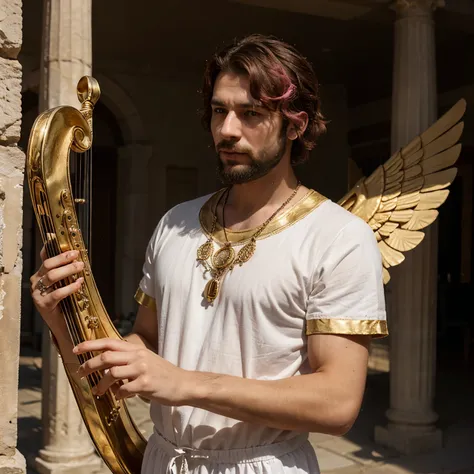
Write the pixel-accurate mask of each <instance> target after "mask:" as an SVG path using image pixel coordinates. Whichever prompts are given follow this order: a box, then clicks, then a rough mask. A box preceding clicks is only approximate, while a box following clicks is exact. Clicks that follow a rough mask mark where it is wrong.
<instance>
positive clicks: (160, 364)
mask: <svg viewBox="0 0 474 474" xmlns="http://www.w3.org/2000/svg"><path fill="white" fill-rule="evenodd" d="M369 341H370V336H337V335H322V334H321V335H313V336H310V337H309V344H308V351H309V361H310V364H311V367H312V369H313V373H311V374H308V375H300V376H295V377H289V378H286V379H282V380H253V379H246V378H242V377H235V376H230V375H221V374H214V373H207V372H197V371H189V370H185V369H182V368H179V367H176V366H175V365H173V364H171V363H170V362H168V361H166V360H164V359H163V358H161V357H160V356H158V355H157V354H156V353H154V352H152V351H150V350H147V349H145V348H143V347H139V346H136V345H134V344H127V343H125V342H124V341H118V340H112V339H99V340H96V341H88V342H84V343H82V344H79V345H78V346H77V347H76V348H75V352H76V353H77V354H80V353H84V352H88V351H97V352H102V354H101V355H100V356H96V357H94V358H93V359H90V360H88V361H87V362H85V363H84V364H83V366H82V367H81V369H80V374H81V375H82V376H86V375H89V374H91V373H93V372H96V371H103V370H105V369H109V372H108V373H107V375H105V376H104V377H103V378H102V379H101V381H100V382H99V384H98V385H97V387H96V392H95V393H96V394H97V395H101V394H103V393H105V391H106V390H108V389H109V388H110V387H111V386H112V385H114V384H115V383H116V382H117V381H118V380H125V379H127V380H128V383H125V384H123V385H121V386H120V388H119V389H118V390H117V391H116V393H115V395H116V397H117V398H125V397H129V396H133V395H140V396H141V397H143V398H146V399H148V400H154V401H156V402H157V403H160V404H162V405H171V406H181V405H191V406H195V407H198V408H202V409H204V410H207V411H210V412H214V413H217V414H220V415H224V416H228V417H231V418H234V419H237V420H242V421H247V422H250V423H258V424H261V425H266V426H270V427H273V428H280V429H288V430H294V431H312V432H320V433H329V434H334V435H342V434H344V433H346V432H347V431H348V430H349V429H350V427H351V426H352V424H353V423H354V421H355V419H356V418H357V415H358V413H359V410H360V405H361V401H362V396H363V393H364V387H365V380H366V374H367V360H368V349H367V348H368V345H369Z"/></svg>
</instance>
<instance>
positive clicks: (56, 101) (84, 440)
mask: <svg viewBox="0 0 474 474" xmlns="http://www.w3.org/2000/svg"><path fill="white" fill-rule="evenodd" d="M91 63H92V32H91V0H45V1H44V17H43V49H42V63H41V79H40V109H41V110H46V109H50V108H52V107H57V106H60V105H72V106H74V107H79V105H80V104H79V102H78V99H77V95H76V86H77V82H78V81H79V79H80V78H81V77H82V76H83V75H85V74H90V73H91ZM44 334H45V336H46V337H43V382H42V388H43V406H42V418H43V432H44V448H43V449H41V450H40V452H39V456H38V457H37V458H36V466H35V467H36V470H37V471H38V472H39V473H40V474H51V473H61V474H73V473H74V474H91V473H93V472H94V471H97V470H98V469H99V468H100V467H101V465H102V463H101V461H100V459H99V458H98V457H97V456H96V454H95V449H94V446H93V444H92V442H91V440H90V438H89V435H88V432H87V430H86V428H85V425H84V423H83V421H82V418H81V416H80V413H79V409H78V408H77V405H76V401H75V398H74V396H73V393H72V390H71V388H70V387H69V382H68V379H67V376H66V373H65V371H64V368H63V365H62V362H61V360H60V359H59V357H58V354H57V351H56V349H55V348H54V347H52V345H51V343H50V340H49V336H48V332H47V331H45V333H44Z"/></svg>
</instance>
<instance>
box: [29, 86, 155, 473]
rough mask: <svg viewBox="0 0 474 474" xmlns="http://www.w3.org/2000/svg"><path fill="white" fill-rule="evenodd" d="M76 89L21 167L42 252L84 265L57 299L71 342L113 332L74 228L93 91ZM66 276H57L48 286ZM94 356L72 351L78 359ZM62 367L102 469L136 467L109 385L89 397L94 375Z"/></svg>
mask: <svg viewBox="0 0 474 474" xmlns="http://www.w3.org/2000/svg"><path fill="white" fill-rule="evenodd" d="M77 92H78V98H79V101H80V103H81V104H82V107H81V110H78V109H76V108H74V107H70V106H63V107H56V108H54V109H50V110H47V111H45V112H43V113H42V114H40V115H39V116H38V118H37V119H36V121H35V123H34V125H33V128H32V130H31V133H30V138H29V142H28V151H27V164H26V170H27V177H28V184H29V188H30V195H31V200H32V203H33V209H34V212H35V215H36V219H37V223H38V227H39V230H40V233H41V237H42V240H43V242H44V245H45V249H46V253H47V255H48V257H51V256H54V255H57V254H59V253H62V252H65V251H67V250H78V251H79V258H78V260H82V261H83V262H84V270H83V272H82V274H81V276H82V277H84V283H83V285H82V287H81V289H80V290H79V291H78V292H77V293H75V294H74V295H71V296H70V297H68V298H66V299H65V300H63V301H62V302H61V310H62V313H63V315H64V318H65V321H66V324H67V327H68V331H69V334H70V336H71V339H72V341H73V343H74V344H78V343H79V342H81V341H84V340H88V339H95V338H102V337H109V338H117V339H120V337H121V336H120V334H119V333H118V331H117V330H116V328H115V326H114V325H113V323H112V321H111V319H110V317H109V316H108V314H107V311H106V309H105V307H104V304H103V302H102V299H101V297H100V294H99V291H98V289H97V286H96V284H95V281H94V277H93V273H92V270H91V262H90V260H89V256H88V251H87V245H85V242H84V238H83V232H81V225H82V224H83V222H82V221H81V219H79V218H78V215H77V214H76V205H80V206H85V205H87V204H88V200H87V198H85V199H84V196H81V197H79V198H77V199H75V197H74V190H73V189H72V186H71V178H70V175H71V173H70V172H69V171H70V169H69V168H70V152H71V151H74V152H76V153H84V152H86V151H87V150H88V149H89V148H90V147H91V145H92V113H93V108H94V105H95V103H96V102H97V100H98V99H99V96H100V89H99V85H98V83H97V81H96V80H95V79H93V78H91V77H83V78H82V79H81V80H80V81H79V83H78V86H77ZM73 174H74V173H73ZM81 176H82V177H84V176H83V175H79V177H81ZM76 178H77V176H76ZM79 213H80V211H79ZM80 224H81V225H80ZM84 235H85V234H84ZM72 281H73V279H68V280H67V281H61V282H59V283H58V284H57V285H56V286H57V287H61V286H64V285H67V284H69V283H71V282H72ZM95 355H96V354H93V353H89V354H83V355H80V356H78V363H80V364H82V363H83V362H85V361H86V360H87V359H89V358H91V357H94V356H95ZM64 368H65V371H66V374H67V376H68V379H69V382H70V385H71V388H72V390H73V393H74V396H75V398H76V401H77V404H78V407H79V410H80V412H81V415H82V418H83V420H84V422H85V425H86V427H87V429H88V431H89V434H90V436H91V438H92V441H93V442H94V444H95V446H96V448H97V451H98V453H99V455H100V456H101V457H102V459H103V460H104V462H105V463H106V464H107V466H108V467H109V469H110V470H111V471H112V473H113V474H136V473H138V472H140V468H141V462H142V459H143V454H144V451H145V446H146V440H145V439H144V438H143V436H142V434H141V432H140V430H139V429H138V428H137V427H136V425H135V424H134V422H133V420H132V418H131V416H130V414H129V412H128V410H127V406H126V405H125V404H121V403H119V401H117V400H116V399H115V397H114V395H113V393H112V391H110V390H109V391H108V392H106V393H105V394H104V395H103V396H101V397H96V396H94V395H93V393H92V389H93V387H95V386H96V385H97V383H98V382H99V380H100V377H101V375H102V374H93V375H90V376H88V377H86V378H84V379H81V378H80V377H79V376H78V375H77V373H76V371H77V365H76V366H75V367H74V364H72V365H70V364H65V365H64Z"/></svg>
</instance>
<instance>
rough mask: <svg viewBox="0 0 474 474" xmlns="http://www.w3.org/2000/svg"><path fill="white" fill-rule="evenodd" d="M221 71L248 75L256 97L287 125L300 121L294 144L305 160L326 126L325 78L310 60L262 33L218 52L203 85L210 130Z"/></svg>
mask: <svg viewBox="0 0 474 474" xmlns="http://www.w3.org/2000/svg"><path fill="white" fill-rule="evenodd" d="M221 72H233V73H235V74H245V75H247V76H248V78H249V80H250V93H251V94H252V97H253V98H254V99H255V100H258V101H260V102H261V103H262V104H263V105H264V106H265V107H267V108H269V109H270V110H278V111H280V112H281V114H282V115H283V117H284V124H289V123H292V124H293V125H294V126H295V128H296V130H297V133H298V138H297V139H296V140H295V141H294V143H293V146H292V149H291V163H292V164H293V165H296V164H299V163H303V162H305V161H306V160H307V159H308V157H309V152H310V151H311V150H312V149H313V148H314V146H315V145H316V139H317V137H318V136H319V135H321V134H322V133H324V132H325V131H326V121H325V119H324V116H323V115H322V113H321V101H320V97H319V83H318V80H317V78H316V75H315V73H314V71H313V68H312V66H311V64H310V63H309V62H308V60H307V59H306V58H304V57H303V56H302V55H301V54H300V53H299V52H298V51H297V50H296V49H295V48H293V47H292V46H290V45H289V44H287V43H285V42H283V41H280V40H278V39H277V38H275V37H273V36H264V35H259V34H253V35H250V36H247V37H245V38H243V39H241V40H236V41H235V42H234V43H233V44H231V45H229V46H227V47H226V48H224V49H223V50H222V51H220V52H218V53H216V54H215V55H214V56H213V58H212V59H211V61H209V62H208V63H207V66H206V70H205V73H204V84H203V89H202V95H203V101H204V109H203V113H202V122H203V125H204V127H205V128H206V129H207V130H210V125H211V117H212V108H211V99H212V94H213V90H214V85H215V82H216V80H217V76H218V75H219V73H221ZM302 111H303V112H306V113H307V114H308V125H307V127H306V129H305V130H304V131H301V126H302V125H303V123H302V122H301V120H300V119H299V117H298V113H299V112H302Z"/></svg>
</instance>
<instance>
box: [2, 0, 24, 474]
mask: <svg viewBox="0 0 474 474" xmlns="http://www.w3.org/2000/svg"><path fill="white" fill-rule="evenodd" d="M21 15H22V12H21V0H11V1H5V0H0V374H1V377H0V473H2V474H3V473H5V474H6V473H11V474H20V473H25V472H26V463H25V458H24V457H23V456H22V454H21V453H19V452H18V450H17V448H16V446H17V432H18V428H17V419H18V365H19V352H20V299H21V271H22V257H21V241H22V227H21V224H22V214H23V210H22V199H23V193H22V189H23V173H24V167H25V155H24V153H23V152H22V151H20V150H19V148H18V146H17V144H18V142H19V140H20V125H21V66H20V63H19V62H18V61H17V56H18V53H19V51H20V48H21V43H22V34H21V23H22V18H21Z"/></svg>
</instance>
